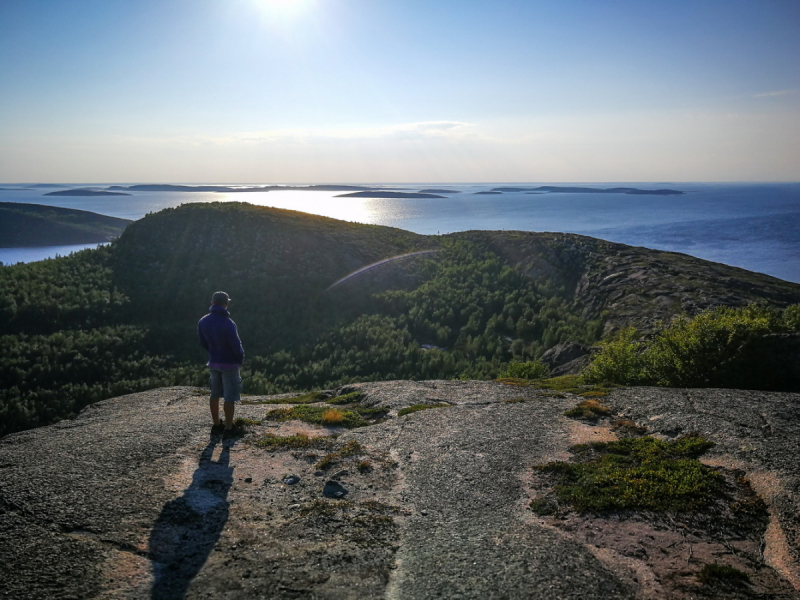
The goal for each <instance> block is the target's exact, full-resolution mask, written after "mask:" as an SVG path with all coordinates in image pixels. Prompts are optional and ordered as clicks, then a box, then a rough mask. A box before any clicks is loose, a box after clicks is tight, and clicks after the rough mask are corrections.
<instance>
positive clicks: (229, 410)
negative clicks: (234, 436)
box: [222, 402, 236, 431]
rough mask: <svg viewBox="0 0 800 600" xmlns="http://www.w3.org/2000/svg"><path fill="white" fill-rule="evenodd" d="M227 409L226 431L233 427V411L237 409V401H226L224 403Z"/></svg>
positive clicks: (224, 408)
mask: <svg viewBox="0 0 800 600" xmlns="http://www.w3.org/2000/svg"><path fill="white" fill-rule="evenodd" d="M222 408H223V410H224V411H225V431H230V430H231V429H233V411H234V410H236V403H235V402H225V403H223V405H222Z"/></svg>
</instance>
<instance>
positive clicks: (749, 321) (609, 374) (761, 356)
mask: <svg viewBox="0 0 800 600" xmlns="http://www.w3.org/2000/svg"><path fill="white" fill-rule="evenodd" d="M798 306H800V305H795V306H792V307H789V308H787V309H786V310H785V311H783V312H782V313H781V312H780V311H778V310H775V309H772V308H768V307H764V306H759V305H750V306H747V307H744V308H729V307H718V308H715V309H712V310H709V311H706V312H704V313H701V314H699V315H697V316H696V317H694V318H693V319H689V318H683V319H679V320H677V321H675V322H674V323H672V324H671V325H669V326H667V327H664V328H662V329H661V330H660V331H658V332H657V333H656V334H655V336H654V337H653V338H652V339H651V340H649V341H640V340H639V339H638V338H639V336H638V333H637V332H636V330H634V329H626V330H624V331H621V332H620V333H619V334H618V336H617V338H616V339H614V340H612V341H610V342H607V343H605V344H604V345H603V349H602V350H601V352H600V353H599V354H598V355H597V356H596V358H595V360H594V361H593V362H592V363H591V364H590V365H589V366H588V367H587V369H586V370H585V371H584V373H583V380H584V381H585V382H587V383H593V382H614V383H620V384H628V385H658V386H667V387H727V388H741V389H794V388H796V387H797V386H798V385H800V381H798V374H797V372H796V369H792V368H791V367H790V365H789V363H791V361H792V360H793V358H792V357H791V356H788V355H787V353H786V352H785V351H784V350H781V349H780V348H779V347H778V346H776V345H775V340H773V339H771V338H770V337H769V336H770V334H776V333H787V332H790V331H792V330H794V329H796V328H797V324H796V321H797V320H800V308H798ZM787 367H788V368H787Z"/></svg>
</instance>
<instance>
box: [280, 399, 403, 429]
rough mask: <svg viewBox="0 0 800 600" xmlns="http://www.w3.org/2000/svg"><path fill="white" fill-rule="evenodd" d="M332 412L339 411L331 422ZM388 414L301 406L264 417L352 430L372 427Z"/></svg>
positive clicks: (381, 409)
mask: <svg viewBox="0 0 800 600" xmlns="http://www.w3.org/2000/svg"><path fill="white" fill-rule="evenodd" d="M331 410H337V411H338V414H337V419H336V420H335V422H333V421H332V420H331V413H330V411H331ZM387 412H388V410H387V409H385V408H361V407H355V408H352V409H347V410H344V409H331V408H328V407H326V406H311V405H309V404H300V405H298V406H293V407H291V408H279V409H276V410H271V411H269V412H268V413H267V414H266V416H265V417H264V418H265V419H266V420H268V421H292V420H295V419H296V420H298V421H304V422H306V423H313V424H315V425H338V426H341V427H347V428H348V429H351V428H353V427H364V426H365V425H372V424H373V423H376V422H377V421H378V420H380V419H381V418H382V417H383V416H385V415H386V413H387Z"/></svg>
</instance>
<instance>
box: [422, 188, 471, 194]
mask: <svg viewBox="0 0 800 600" xmlns="http://www.w3.org/2000/svg"><path fill="white" fill-rule="evenodd" d="M420 193H422V194H460V193H461V192H459V191H458V190H440V189H439V188H430V189H426V190H420Z"/></svg>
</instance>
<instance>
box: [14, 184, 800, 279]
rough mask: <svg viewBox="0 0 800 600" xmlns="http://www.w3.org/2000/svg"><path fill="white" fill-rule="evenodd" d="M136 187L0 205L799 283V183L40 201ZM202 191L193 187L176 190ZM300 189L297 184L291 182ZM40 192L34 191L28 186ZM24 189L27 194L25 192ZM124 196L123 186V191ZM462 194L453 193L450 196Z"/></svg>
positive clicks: (40, 195) (46, 250)
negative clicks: (650, 260)
mask: <svg viewBox="0 0 800 600" xmlns="http://www.w3.org/2000/svg"><path fill="white" fill-rule="evenodd" d="M111 185H124V186H127V185H135V184H82V185H78V184H65V185H63V186H61V185H58V184H0V188H10V187H11V188H14V189H5V190H3V191H0V202H23V203H29V204H43V205H48V206H59V207H63V208H73V209H79V210H87V211H90V212H95V213H99V214H104V215H109V216H113V217H121V218H126V219H133V220H135V219H140V218H142V217H143V216H144V215H146V214H148V213H151V212H157V211H159V210H162V209H164V208H172V207H176V206H179V205H181V204H185V203H189V202H215V201H216V202H230V201H240V202H249V203H252V204H256V205H260V206H272V207H276V208H283V209H290V210H298V211H301V212H306V213H311V214H316V215H321V216H326V217H331V218H335V219H341V220H345V221H352V222H358V223H365V224H373V225H385V226H390V227H398V228H400V229H406V230H409V231H413V232H415V233H420V234H428V235H431V234H446V233H452V232H456V231H467V230H474V229H481V230H520V231H551V232H556V231H557V232H566V233H577V234H581V235H587V236H591V237H596V238H601V239H605V240H608V241H612V242H620V243H624V244H629V245H633V246H644V247H648V248H654V249H658V250H668V251H672V252H681V253H684V254H689V255H692V256H696V257H698V258H702V259H705V260H710V261H714V262H720V263H724V264H728V265H732V266H737V267H742V268H745V269H748V270H751V271H757V272H761V273H766V274H768V275H772V276H774V277H778V278H780V279H784V280H787V281H793V282H797V283H800V183H697V182H656V183H653V182H602V183H600V182H586V183H573V182H570V183H562V182H537V183H529V182H514V183H509V182H497V183H449V184H445V183H414V184H410V183H380V184H375V183H371V184H350V185H364V186H374V187H386V188H395V189H402V190H404V191H412V192H413V191H419V190H422V189H426V188H436V189H447V190H452V193H447V194H445V193H442V194H439V195H442V196H444V197H443V198H368V197H367V198H364V197H359V198H353V197H350V198H346V197H345V198H343V197H339V196H340V194H342V193H345V192H340V191H336V192H330V191H308V190H271V191H268V192H249V193H246V194H242V193H215V192H194V191H192V192H141V191H131V192H126V193H130V194H131V195H130V196H94V197H78V196H46V195H45V194H47V193H49V192H51V191H54V190H60V189H74V188H82V187H90V188H96V189H105V188H107V187H109V186H111ZM182 185H198V184H182ZM203 185H228V186H233V185H241V186H245V185H279V184H241V183H239V184H203ZM287 185H298V184H287ZM543 185H547V186H569V187H575V186H580V187H597V188H615V187H633V188H640V189H646V190H653V189H660V188H669V189H675V190H679V191H682V192H685V193H684V194H682V195H675V196H655V195H631V194H623V193H606V194H591V193H545V194H531V193H527V192H503V193H500V194H490V195H483V194H479V192H486V191H489V190H491V189H492V188H497V187H538V186H543ZM33 186H37V187H33ZM23 188H28V189H23ZM122 191H125V190H122ZM455 192H458V193H455ZM95 246H97V244H90V245H86V246H48V247H33V248H30V247H29V248H0V261H2V262H3V263H4V264H14V263H16V262H31V261H35V260H43V259H46V258H50V257H54V256H56V255H66V254H69V253H70V252H73V251H76V250H80V249H82V248H84V247H95Z"/></svg>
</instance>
